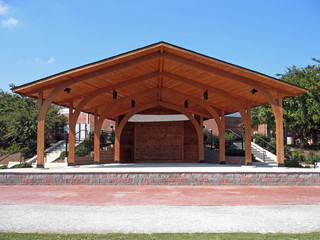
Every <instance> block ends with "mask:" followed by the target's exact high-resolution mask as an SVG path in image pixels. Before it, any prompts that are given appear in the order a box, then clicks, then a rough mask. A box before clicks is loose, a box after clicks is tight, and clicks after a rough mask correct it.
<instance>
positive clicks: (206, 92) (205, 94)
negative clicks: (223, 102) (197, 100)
mask: <svg viewBox="0 0 320 240" xmlns="http://www.w3.org/2000/svg"><path fill="white" fill-rule="evenodd" d="M203 99H204V100H208V90H206V91H205V92H204V93H203Z"/></svg>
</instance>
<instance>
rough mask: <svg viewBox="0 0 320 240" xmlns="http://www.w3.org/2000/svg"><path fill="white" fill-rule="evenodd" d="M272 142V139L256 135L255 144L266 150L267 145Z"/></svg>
mask: <svg viewBox="0 0 320 240" xmlns="http://www.w3.org/2000/svg"><path fill="white" fill-rule="evenodd" d="M269 142H271V138H270V137H269V136H266V135H263V134H258V135H256V141H255V143H256V144H257V145H259V146H260V147H263V148H266V147H267V145H268V144H267V143H269Z"/></svg>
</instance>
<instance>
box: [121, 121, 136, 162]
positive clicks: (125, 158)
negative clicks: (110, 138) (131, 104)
mask: <svg viewBox="0 0 320 240" xmlns="http://www.w3.org/2000/svg"><path fill="white" fill-rule="evenodd" d="M132 162H134V123H131V122H127V123H126V125H125V126H124V128H123V130H122V133H121V138H120V163H132Z"/></svg>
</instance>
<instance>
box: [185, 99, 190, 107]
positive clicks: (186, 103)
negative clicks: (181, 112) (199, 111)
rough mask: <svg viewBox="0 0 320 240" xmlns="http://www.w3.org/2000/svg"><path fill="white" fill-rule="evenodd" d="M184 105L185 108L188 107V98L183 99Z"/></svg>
mask: <svg viewBox="0 0 320 240" xmlns="http://www.w3.org/2000/svg"><path fill="white" fill-rule="evenodd" d="M184 107H185V108H188V107H189V101H188V100H185V101H184Z"/></svg>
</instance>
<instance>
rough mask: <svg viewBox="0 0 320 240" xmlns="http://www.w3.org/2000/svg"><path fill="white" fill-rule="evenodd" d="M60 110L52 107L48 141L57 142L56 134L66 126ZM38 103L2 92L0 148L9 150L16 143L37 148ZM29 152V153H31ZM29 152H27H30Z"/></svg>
mask: <svg viewBox="0 0 320 240" xmlns="http://www.w3.org/2000/svg"><path fill="white" fill-rule="evenodd" d="M59 110H60V108H59V107H57V106H54V105H52V106H51V107H50V108H49V110H48V114H47V118H46V134H45V137H46V140H47V141H48V140H49V139H53V140H55V132H56V129H57V128H59V127H63V126H64V125H65V122H66V119H65V117H63V116H59ZM37 116H38V102H37V101H36V100H34V99H32V98H27V97H21V96H19V95H17V94H11V93H7V92H4V91H2V90H0V148H7V147H9V146H10V145H11V143H13V142H14V141H16V142H18V143H19V144H21V145H22V146H24V147H26V146H28V147H29V148H30V150H33V148H32V147H30V146H35V143H36V141H37ZM30 150H28V151H30ZM28 151H27V152H28Z"/></svg>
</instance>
